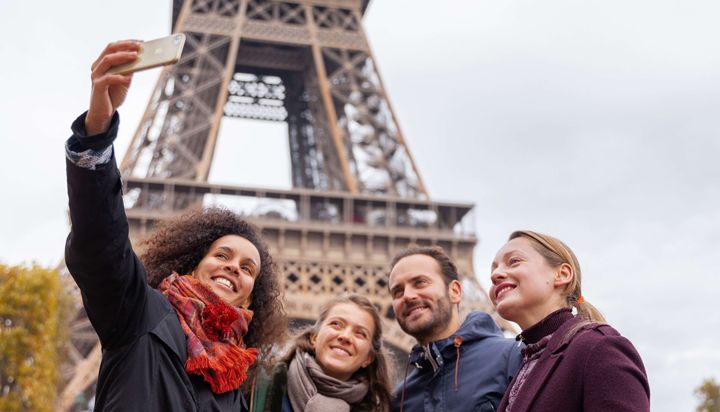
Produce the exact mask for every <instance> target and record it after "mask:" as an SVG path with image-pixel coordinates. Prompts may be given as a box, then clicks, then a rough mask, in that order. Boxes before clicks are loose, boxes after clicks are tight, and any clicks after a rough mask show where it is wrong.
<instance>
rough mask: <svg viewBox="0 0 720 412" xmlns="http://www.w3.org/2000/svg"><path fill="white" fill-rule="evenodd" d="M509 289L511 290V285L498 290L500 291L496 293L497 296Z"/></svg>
mask: <svg viewBox="0 0 720 412" xmlns="http://www.w3.org/2000/svg"><path fill="white" fill-rule="evenodd" d="M510 290H512V287H511V286H508V287H505V288H502V289H501V290H500V292H498V293H497V297H498V298H499V297H500V295H504V294H505V292H509V291H510Z"/></svg>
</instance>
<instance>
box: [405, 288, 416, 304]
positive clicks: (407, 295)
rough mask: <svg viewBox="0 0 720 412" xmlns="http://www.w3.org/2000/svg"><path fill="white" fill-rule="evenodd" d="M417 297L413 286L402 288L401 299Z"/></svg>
mask: <svg viewBox="0 0 720 412" xmlns="http://www.w3.org/2000/svg"><path fill="white" fill-rule="evenodd" d="M417 297H418V295H417V291H416V290H415V288H413V287H409V286H408V287H405V290H403V295H402V299H403V300H404V301H408V300H415V299H417Z"/></svg>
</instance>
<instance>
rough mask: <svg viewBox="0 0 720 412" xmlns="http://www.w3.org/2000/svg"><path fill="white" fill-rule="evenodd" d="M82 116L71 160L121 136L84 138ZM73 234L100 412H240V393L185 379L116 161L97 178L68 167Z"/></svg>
mask: <svg viewBox="0 0 720 412" xmlns="http://www.w3.org/2000/svg"><path fill="white" fill-rule="evenodd" d="M84 119H85V116H84V115H83V116H80V117H79V118H78V119H77V120H76V121H75V122H74V123H73V128H72V129H73V136H72V137H70V139H69V140H68V142H67V145H68V148H69V149H70V150H72V151H74V152H78V153H79V152H83V151H85V150H88V149H94V150H98V149H102V148H106V147H108V146H109V145H111V144H112V142H113V140H114V139H115V137H116V135H117V129H118V124H119V119H118V116H117V115H115V116H114V117H113V121H112V124H111V126H110V129H109V130H108V132H107V133H105V134H102V135H98V136H92V137H85V128H84ZM67 182H68V197H69V201H70V218H71V223H72V229H71V232H70V235H68V238H67V244H66V246H65V262H66V264H67V267H68V269H69V270H70V273H71V274H72V276H73V278H74V279H75V282H76V283H77V284H78V286H79V287H80V290H81V292H82V299H83V305H84V306H85V310H86V312H87V314H88V318H89V319H90V322H91V323H92V325H93V327H94V328H95V331H96V332H97V334H98V336H99V337H100V342H101V344H102V348H103V354H102V364H101V365H100V373H99V375H98V380H97V393H96V399H95V410H96V411H132V412H136V411H243V410H246V409H247V408H246V407H245V406H244V400H243V397H242V394H241V393H240V391H239V390H237V389H236V390H233V391H230V392H226V393H223V394H220V395H217V394H214V393H213V392H212V391H211V390H210V385H209V384H207V383H206V382H205V381H204V380H203V378H202V377H201V376H198V375H188V374H187V373H186V372H185V368H184V364H185V360H186V359H187V348H186V341H185V334H184V333H183V331H182V329H181V328H180V322H179V320H178V317H177V315H176V313H175V310H174V309H173V308H172V306H171V305H170V303H169V302H168V301H167V299H165V297H164V296H163V295H162V294H160V293H159V292H158V291H157V290H155V289H152V288H151V287H149V286H148V284H147V274H146V272H145V268H144V267H143V265H142V263H140V260H139V259H138V258H137V256H136V255H135V253H134V252H133V250H132V247H131V245H130V241H129V239H128V223H127V217H126V216H125V209H124V206H123V200H122V185H121V183H120V172H119V171H118V170H117V166H116V163H115V156H114V154H113V157H112V159H111V160H110V162H109V163H108V164H105V165H100V166H98V167H97V168H96V170H90V169H85V168H81V167H78V166H76V165H74V164H73V163H72V162H70V161H67Z"/></svg>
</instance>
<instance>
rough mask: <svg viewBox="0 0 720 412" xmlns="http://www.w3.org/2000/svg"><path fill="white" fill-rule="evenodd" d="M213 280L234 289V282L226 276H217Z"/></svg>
mask: <svg viewBox="0 0 720 412" xmlns="http://www.w3.org/2000/svg"><path fill="white" fill-rule="evenodd" d="M213 280H214V281H215V283H217V284H219V285H223V286H225V287H226V288H228V289H230V290H233V284H232V282H230V281H229V280H227V279H225V278H215V279H213Z"/></svg>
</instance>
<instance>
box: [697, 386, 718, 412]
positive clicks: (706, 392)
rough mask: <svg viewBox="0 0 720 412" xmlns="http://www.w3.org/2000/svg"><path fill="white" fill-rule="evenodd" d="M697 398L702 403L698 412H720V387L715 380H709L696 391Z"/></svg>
mask: <svg viewBox="0 0 720 412" xmlns="http://www.w3.org/2000/svg"><path fill="white" fill-rule="evenodd" d="M695 396H696V397H697V398H698V400H699V401H700V404H699V405H698V407H697V409H696V410H697V411H698V412H720V385H719V384H718V383H717V382H716V381H715V378H707V379H705V380H704V381H703V383H702V384H700V386H698V387H697V389H695Z"/></svg>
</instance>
